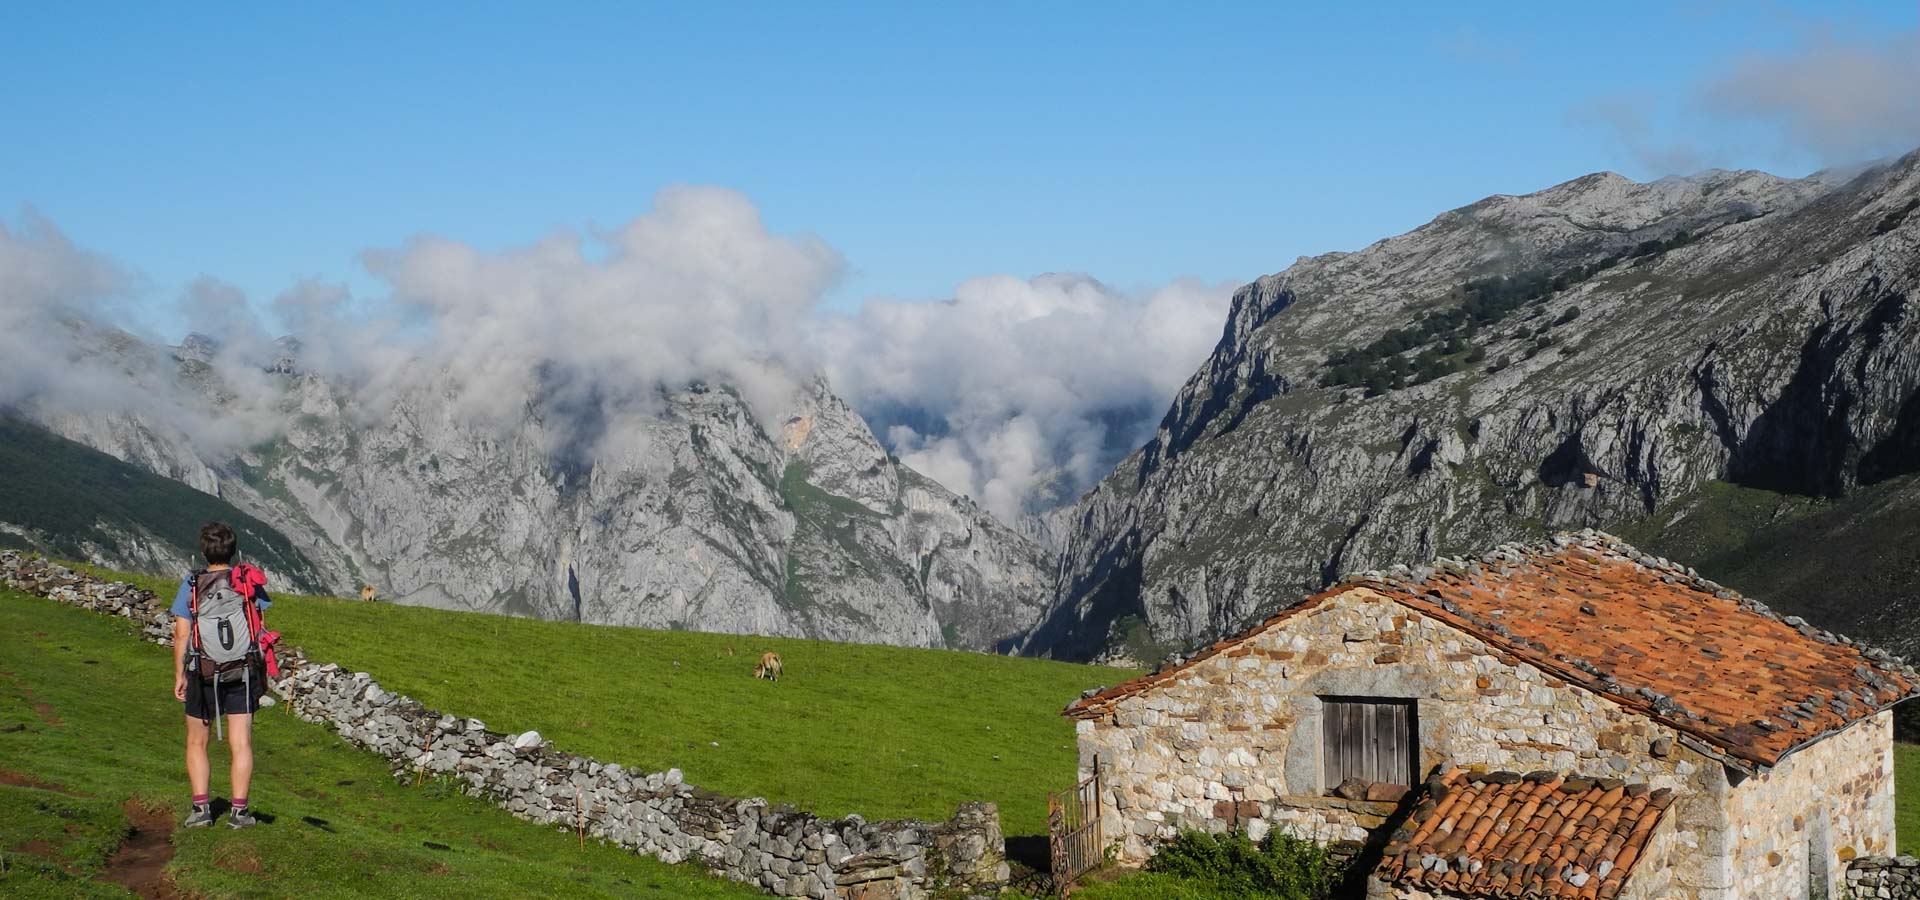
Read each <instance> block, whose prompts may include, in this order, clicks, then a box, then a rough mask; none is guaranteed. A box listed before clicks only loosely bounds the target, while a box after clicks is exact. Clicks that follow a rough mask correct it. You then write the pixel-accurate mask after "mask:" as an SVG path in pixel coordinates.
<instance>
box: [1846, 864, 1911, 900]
mask: <svg viewBox="0 0 1920 900" xmlns="http://www.w3.org/2000/svg"><path fill="white" fill-rule="evenodd" d="M1847 892H1848V893H1847V894H1845V895H1840V896H1848V895H1851V896H1852V897H1854V898H1857V900H1920V859H1915V858H1913V857H1911V856H1901V857H1891V856H1863V857H1860V858H1859V859H1856V860H1854V861H1853V862H1852V864H1850V865H1849V866H1848V867H1847Z"/></svg>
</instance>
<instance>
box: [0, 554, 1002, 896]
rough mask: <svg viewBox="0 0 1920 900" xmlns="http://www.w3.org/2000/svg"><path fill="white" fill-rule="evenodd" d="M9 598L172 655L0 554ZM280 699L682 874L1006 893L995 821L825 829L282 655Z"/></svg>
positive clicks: (407, 765) (96, 603)
mask: <svg viewBox="0 0 1920 900" xmlns="http://www.w3.org/2000/svg"><path fill="white" fill-rule="evenodd" d="M0 584H4V585H5V586H6V587H9V588H13V589H16V590H21V591H26V592H28V593H34V594H39V595H41V596H44V597H47V598H49V599H53V600H58V601H61V602H65V603H71V604H73V605H76V606H80V607H82V608H85V609H89V610H93V611H95V612H99V613H105V614H108V615H116V616H122V617H125V618H130V619H133V620H135V621H136V622H139V623H141V624H142V633H143V635H144V636H145V637H146V638H147V639H149V640H152V641H154V642H156V643H161V644H168V643H171V641H172V628H171V622H170V617H169V616H168V614H167V604H166V603H165V602H163V601H162V600H161V598H158V597H156V596H154V594H153V593H151V592H149V591H145V590H141V589H139V588H135V587H132V586H129V585H126V584H121V583H118V582H109V581H106V580H103V579H99V578H95V577H93V576H90V575H87V574H85V573H82V572H78V571H75V570H72V569H68V568H66V567H64V566H59V565H55V564H52V563H49V562H46V561H45V560H42V559H39V558H37V557H33V556H28V555H25V554H22V553H19V552H17V551H0ZM281 663H282V668H283V672H282V677H281V678H279V679H277V680H276V681H275V682H274V685H273V688H274V692H275V694H277V695H278V696H279V697H280V698H281V699H283V700H284V701H285V702H286V703H287V705H288V707H289V708H290V709H291V710H292V711H293V712H294V713H295V714H296V715H298V716H300V717H301V718H303V719H306V720H307V721H310V722H315V723H319V724H322V725H326V726H328V727H330V728H332V729H333V730H334V731H335V732H336V733H337V734H339V735H340V737H341V738H342V739H344V740H346V741H347V742H349V743H352V744H356V745H358V746H360V747H363V748H365V749H367V750H371V751H373V752H375V753H378V754H380V755H381V756H383V757H385V758H387V759H388V760H389V761H390V762H391V763H392V765H393V771H394V775H395V776H396V777H398V778H400V779H402V780H407V781H411V780H414V779H417V778H421V777H434V778H447V779H451V780H452V781H453V782H455V783H456V784H458V785H459V787H460V789H461V790H463V791H465V792H466V793H469V794H472V795H474V796H478V797H483V798H485V799H488V800H490V801H492V802H493V803H495V804H497V805H499V806H501V807H503V808H505V809H506V810H507V811H509V812H511V813H512V814H513V815H515V816H518V817H519V818H522V819H526V820H528V821H532V822H538V823H542V824H546V825H555V826H562V827H566V828H578V829H582V830H584V831H585V832H586V833H587V834H589V835H591V836H593V837H595V838H598V839H601V840H605V841H609V842H611V843H614V844H618V845H620V846H622V847H626V848H628V849H630V850H633V851H634V852H637V853H644V854H647V855H650V856H656V857H658V858H660V859H662V860H665V861H667V862H671V863H678V862H685V861H697V862H699V863H700V864H702V865H704V866H706V867H707V868H708V869H710V870H712V871H713V872H715V873H717V874H720V875H723V876H725V877H728V878H732V879H734V880H736V881H742V882H747V883H751V884H756V885H758V886H760V887H761V888H762V889H764V890H766V891H767V892H768V893H771V894H775V895H779V896H785V897H815V898H848V900H906V898H922V897H931V896H936V895H938V896H976V895H992V894H995V893H997V892H998V889H999V887H1000V886H1001V885H1002V884H1004V883H1005V882H1006V880H1007V876H1008V870H1007V865H1006V861H1005V841H1004V839H1003V837H1002V835H1001V831H1000V815H999V811H998V809H996V808H995V807H994V805H993V804H991V803H966V804H962V805H961V806H960V808H959V811H958V812H957V814H956V815H955V816H954V817H953V818H952V819H951V820H948V821H946V822H940V823H930V822H921V821H914V820H900V821H885V822H868V821H866V820H865V819H863V818H861V817H860V816H857V815H855V816H848V817H846V818H843V819H835V820H827V819H821V818H819V817H817V816H813V815H810V814H808V813H804V812H800V811H797V810H795V809H793V808H791V807H786V806H773V805H770V804H769V803H768V802H767V801H766V800H763V799H760V798H749V799H737V798H733V797H727V796H723V795H720V794H716V793H713V792H711V791H706V790H702V789H700V788H697V787H694V786H693V785H690V784H687V783H686V782H685V781H684V780H683V779H682V777H681V773H680V770H678V769H669V770H667V771H665V772H634V771H629V770H627V769H625V768H622V767H621V766H619V765H617V764H612V763H602V762H599V761H598V760H594V759H590V758H587V757H584V756H576V755H574V754H570V753H564V752H561V751H559V750H555V749H554V748H553V746H552V743H551V742H549V741H546V740H544V739H542V738H541V737H540V735H539V733H538V732H532V731H528V732H522V733H519V734H506V733H502V732H498V731H494V730H491V729H489V728H488V727H487V726H486V725H485V724H484V723H482V722H481V721H479V720H478V719H470V718H462V717H460V716H456V715H453V714H450V713H442V712H439V711H437V710H432V709H428V708H426V707H425V706H423V705H421V704H420V703H419V702H418V701H415V700H413V699H411V698H409V697H405V696H401V695H398V694H393V693H389V692H387V691H386V690H384V689H382V688H381V687H380V685H379V684H378V683H376V682H375V681H374V680H373V678H372V677H371V676H369V675H368V674H367V673H365V672H349V671H346V670H344V669H342V668H340V667H339V666H337V665H334V664H332V663H324V664H322V663H315V662H310V661H308V660H306V659H305V657H304V655H303V654H301V653H300V652H299V651H298V650H292V649H289V650H288V651H287V652H286V653H284V654H282V658H281Z"/></svg>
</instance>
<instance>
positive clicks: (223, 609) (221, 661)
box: [189, 563, 267, 681]
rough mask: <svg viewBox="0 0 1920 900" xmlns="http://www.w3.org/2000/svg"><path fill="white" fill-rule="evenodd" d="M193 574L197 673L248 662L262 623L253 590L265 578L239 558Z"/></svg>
mask: <svg viewBox="0 0 1920 900" xmlns="http://www.w3.org/2000/svg"><path fill="white" fill-rule="evenodd" d="M190 578H191V582H190V584H191V598H192V599H191V606H190V607H189V609H190V610H191V611H192V613H193V657H194V666H195V668H196V669H197V670H198V671H199V673H200V677H201V678H205V679H211V680H216V681H217V680H219V679H218V676H219V675H221V674H224V673H229V672H238V671H240V670H242V669H248V668H250V667H251V666H252V665H253V664H254V662H255V661H257V660H259V659H260V658H261V657H260V654H261V637H262V636H264V635H265V634H266V626H265V624H264V623H262V622H261V620H260V605H259V604H258V603H256V602H254V599H255V596H256V593H255V592H256V591H257V590H258V589H259V588H260V587H262V586H264V585H265V584H266V580H267V579H266V576H265V575H263V574H261V572H260V570H259V569H256V568H254V567H252V566H249V565H246V564H244V563H243V564H241V565H237V566H234V567H232V568H229V569H222V570H220V571H217V572H207V571H197V572H194V573H193V574H192V576H190Z"/></svg>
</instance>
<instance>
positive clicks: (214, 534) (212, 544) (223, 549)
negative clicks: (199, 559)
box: [200, 522, 239, 566]
mask: <svg viewBox="0 0 1920 900" xmlns="http://www.w3.org/2000/svg"><path fill="white" fill-rule="evenodd" d="M238 543H239V540H238V539H237V538H235V537H234V536H233V528H232V527H231V526H229V525H227V523H225V522H208V523H207V524H205V525H202V526H200V555H201V556H204V557H206V558H207V564H208V565H213V566H224V565H229V564H231V563H232V562H233V551H234V547H235V545H237V544H238Z"/></svg>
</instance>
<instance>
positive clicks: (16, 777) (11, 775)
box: [0, 769, 86, 797]
mask: <svg viewBox="0 0 1920 900" xmlns="http://www.w3.org/2000/svg"><path fill="white" fill-rule="evenodd" d="M0 784H10V785H13V786H14V787H24V788H34V789H37V790H42V791H52V792H54V793H56V794H65V795H67V796H69V797H85V796H86V795H85V794H82V793H80V792H79V791H76V790H73V789H72V788H67V787H62V786H60V785H57V784H54V783H53V782H51V781H41V780H40V779H38V778H35V777H33V776H32V775H28V774H27V773H25V772H15V771H13V770H12V769H0Z"/></svg>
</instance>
